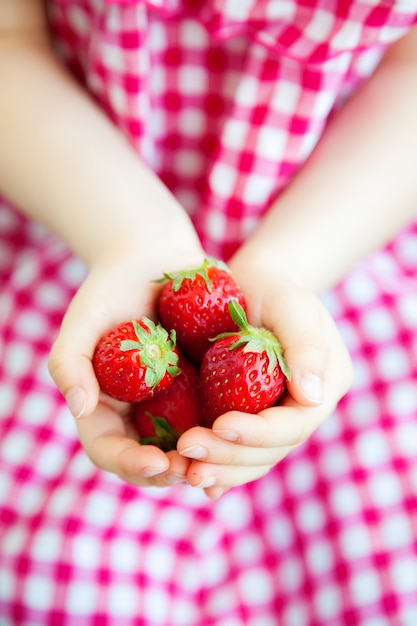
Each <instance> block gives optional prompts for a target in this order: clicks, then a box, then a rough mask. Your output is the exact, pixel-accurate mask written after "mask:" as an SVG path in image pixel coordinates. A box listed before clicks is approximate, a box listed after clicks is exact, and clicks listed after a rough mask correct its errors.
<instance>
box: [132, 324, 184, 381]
mask: <svg viewBox="0 0 417 626" xmlns="http://www.w3.org/2000/svg"><path fill="white" fill-rule="evenodd" d="M141 323H142V324H143V325H144V326H142V325H141V324H139V323H138V322H137V321H136V320H132V325H133V328H134V331H135V335H136V337H137V338H138V340H137V341H134V340H132V339H125V340H123V341H121V342H120V349H121V350H122V351H123V352H127V351H129V350H137V351H138V352H139V359H140V362H141V364H142V365H144V366H145V367H146V371H145V382H146V384H147V386H148V387H156V385H157V384H158V383H159V382H160V381H161V380H162V379H163V377H164V376H165V374H166V373H167V372H168V374H169V375H170V376H176V375H177V374H178V373H179V371H180V370H179V368H178V354H177V352H176V351H175V345H176V336H175V331H171V333H170V334H168V332H167V331H166V330H165V328H163V327H162V326H161V325H159V324H158V325H157V324H155V323H154V322H153V321H152V320H150V319H149V318H147V317H144V318H142V320H141Z"/></svg>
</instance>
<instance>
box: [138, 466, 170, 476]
mask: <svg viewBox="0 0 417 626" xmlns="http://www.w3.org/2000/svg"><path fill="white" fill-rule="evenodd" d="M165 471H166V467H144V468H143V470H142V475H143V476H144V477H145V478H152V477H153V476H158V474H162V473H163V472H165Z"/></svg>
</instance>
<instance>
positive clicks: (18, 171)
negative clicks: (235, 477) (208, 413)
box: [0, 0, 203, 484]
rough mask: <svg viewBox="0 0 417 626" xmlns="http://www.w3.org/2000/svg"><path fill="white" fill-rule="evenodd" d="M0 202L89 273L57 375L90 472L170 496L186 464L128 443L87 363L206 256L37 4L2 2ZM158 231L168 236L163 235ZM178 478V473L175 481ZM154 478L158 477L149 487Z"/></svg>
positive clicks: (54, 369)
mask: <svg viewBox="0 0 417 626" xmlns="http://www.w3.org/2000/svg"><path fill="white" fill-rule="evenodd" d="M0 93H1V98H0V137H1V142H0V190H1V192H2V193H3V194H5V195H6V196H8V197H9V198H10V199H11V200H12V201H13V202H15V203H16V204H17V205H19V207H20V208H21V209H22V210H23V211H25V212H26V213H27V214H28V215H29V216H31V217H33V218H35V219H37V220H40V221H42V222H44V223H45V224H46V225H47V226H48V227H50V228H51V229H52V230H54V231H55V232H56V233H57V234H58V235H59V236H60V237H61V238H62V239H64V240H65V241H66V242H67V243H68V245H69V246H70V248H72V250H73V251H74V252H75V253H76V254H77V255H79V256H80V257H81V258H83V259H84V261H86V263H87V264H88V266H89V268H90V272H89V275H88V277H87V279H86V281H85V282H84V284H83V285H82V287H81V288H80V290H79V291H78V293H77V294H76V296H75V298H74V299H73V301H72V302H71V304H70V306H69V308H68V311H67V313H66V315H65V318H64V321H63V324H62V328H61V332H60V334H59V337H58V339H57V341H56V342H55V345H54V347H53V349H52V353H51V357H50V371H51V375H52V377H53V378H54V380H55V382H56V384H57V385H58V387H59V388H60V390H61V392H62V393H63V394H64V395H65V397H66V398H67V400H68V403H69V404H70V406H71V409H72V411H73V413H74V414H75V415H80V414H83V415H85V416H89V417H88V418H87V419H85V420H84V419H81V420H78V421H77V427H78V431H79V435H80V439H81V442H82V443H83V445H84V447H85V449H86V451H87V453H88V454H89V455H90V457H91V458H92V460H93V461H94V462H95V463H96V464H97V465H99V466H101V467H103V468H105V469H107V470H110V471H113V472H115V473H117V474H119V475H121V476H123V477H124V478H125V479H126V480H129V481H132V482H136V483H140V484H148V483H149V481H150V480H153V483H154V484H155V483H156V482H158V481H159V482H158V484H164V479H165V476H166V474H165V472H167V471H168V470H169V468H171V470H172V471H173V472H175V473H180V474H181V473H183V471H184V467H185V466H186V462H185V463H184V461H183V460H182V459H181V458H180V457H179V455H176V456H175V455H171V457H170V458H168V457H167V455H165V454H164V453H162V452H161V451H159V450H157V449H156V448H154V447H151V446H144V447H140V446H139V445H138V444H137V443H136V442H135V441H134V440H133V439H132V438H130V437H129V433H130V431H129V425H128V424H127V423H126V420H125V414H126V407H123V406H120V404H114V403H109V402H108V400H107V399H105V400H104V401H103V400H102V399H99V390H98V385H97V382H96V379H95V377H94V374H93V370H92V366H91V355H92V353H93V350H94V347H95V344H96V342H97V340H98V338H99V337H100V335H101V334H102V333H104V332H105V330H107V329H108V328H109V327H110V326H111V325H113V323H116V322H119V321H121V320H124V319H129V318H132V317H140V316H142V315H145V314H146V315H151V314H152V306H153V300H154V291H153V290H154V289H155V287H152V285H151V282H150V281H151V279H154V278H157V277H159V276H160V275H162V272H163V271H165V270H166V268H167V267H169V268H175V267H176V266H177V267H178V268H182V267H185V266H188V265H190V264H194V263H199V262H200V261H201V258H202V256H203V253H202V250H201V247H200V243H199V241H198V238H197V235H196V234H195V232H194V229H193V228H192V226H191V223H190V221H189V218H188V216H187V215H186V213H185V212H184V211H183V209H182V208H181V207H180V205H179V204H178V203H177V202H176V201H175V200H174V198H173V197H172V196H171V195H170V194H169V193H168V191H167V190H166V189H165V188H164V187H163V185H162V184H161V183H160V182H159V181H158V179H157V178H156V177H155V176H153V175H152V174H151V173H150V172H149V171H148V169H147V168H146V167H145V166H144V165H143V164H142V163H141V162H140V160H139V159H138V157H137V155H136V154H135V152H134V151H133V149H132V148H131V147H130V146H129V145H128V144H127V142H126V141H125V140H124V138H123V137H122V135H121V134H120V133H119V132H118V131H117V130H116V129H115V128H114V127H113V125H112V124H111V123H110V122H109V121H108V120H107V118H106V117H105V116H104V115H103V114H102V113H101V112H100V111H99V109H98V108H97V107H96V106H95V104H94V103H93V102H92V101H91V100H90V98H89V97H88V95H87V94H85V93H84V91H83V90H82V89H81V88H80V87H79V86H78V85H77V84H76V83H75V81H73V80H72V78H71V77H70V76H69V75H68V74H67V72H66V71H65V70H64V69H63V68H62V67H61V65H60V64H59V63H58V62H57V60H56V59H55V57H54V55H53V53H52V50H51V47H50V43H49V39H48V30H47V23H46V19H45V14H44V9H43V2H42V1H41V0H1V2H0ZM161 223H162V224H163V225H164V228H163V229H162V230H161ZM172 468H173V469H172ZM149 472H151V473H153V474H158V473H160V472H162V474H161V475H160V476H159V477H158V476H157V478H155V479H149V478H148V477H147V475H148V474H149Z"/></svg>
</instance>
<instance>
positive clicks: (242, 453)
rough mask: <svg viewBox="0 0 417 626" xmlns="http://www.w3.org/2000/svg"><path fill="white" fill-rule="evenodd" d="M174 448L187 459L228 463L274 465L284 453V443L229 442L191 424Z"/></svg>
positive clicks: (208, 430)
mask: <svg viewBox="0 0 417 626" xmlns="http://www.w3.org/2000/svg"><path fill="white" fill-rule="evenodd" d="M266 440H268V439H267V438H266ZM177 449H178V452H179V453H180V455H181V456H183V457H186V458H188V459H192V460H199V461H204V462H206V463H213V464H219V465H229V466H230V465H235V466H241V465H247V466H257V465H259V466H263V465H273V464H275V463H277V462H278V461H280V460H281V459H282V458H283V457H284V456H285V455H286V454H287V450H284V448H283V447H281V446H278V447H271V446H270V445H269V442H268V446H264V447H260V446H257V447H255V446H252V447H249V446H245V445H241V444H237V443H232V442H229V441H227V440H225V439H224V438H222V437H218V436H217V435H216V434H215V433H214V432H213V431H212V430H210V429H205V428H193V429H191V430H189V431H187V432H186V433H184V434H183V435H182V437H181V438H180V439H179V440H178V444H177Z"/></svg>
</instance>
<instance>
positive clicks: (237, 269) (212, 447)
mask: <svg viewBox="0 0 417 626" xmlns="http://www.w3.org/2000/svg"><path fill="white" fill-rule="evenodd" d="M230 267H231V268H232V270H233V274H234V276H235V278H236V280H237V282H238V283H239V284H240V286H241V287H242V289H243V291H244V293H245V296H246V300H247V307H248V320H249V322H250V323H251V324H252V325H254V326H264V327H266V328H268V329H269V330H271V331H272V332H273V333H274V334H275V335H276V336H277V338H278V339H279V341H280V343H281V345H282V346H283V349H284V357H285V360H286V361H287V363H288V365H289V368H290V371H291V380H290V381H288V383H287V393H286V394H285V396H284V398H283V400H282V402H281V404H280V405H279V406H276V407H272V408H269V409H266V410H263V411H261V412H260V413H259V414H257V415H253V414H247V413H241V412H236V411H232V412H228V413H225V414H224V415H221V416H220V417H218V418H217V419H216V421H215V422H214V424H213V427H212V429H205V428H194V429H191V430H189V431H187V432H186V433H184V434H183V435H182V436H181V438H180V440H179V442H178V451H179V452H180V454H181V455H182V456H184V457H186V458H187V459H191V460H192V463H191V465H190V467H189V470H188V473H187V478H188V480H189V482H190V484H192V485H195V486H197V485H198V486H200V487H204V488H205V489H206V493H207V495H208V496H210V497H218V496H219V495H221V494H222V493H223V492H224V491H225V490H227V489H229V488H231V487H234V486H237V485H241V484H244V483H248V482H251V481H253V480H256V479H258V478H260V477H261V476H263V475H265V474H266V473H267V472H269V471H270V469H271V468H272V467H273V466H274V465H276V464H277V463H278V462H279V461H281V460H282V459H283V458H284V457H285V456H286V455H287V454H288V453H289V452H291V451H292V450H294V449H295V448H296V447H298V446H300V445H301V444H303V443H304V442H305V441H306V440H307V439H308V437H310V435H311V434H312V433H313V432H314V431H315V430H316V429H317V428H318V426H319V425H320V424H322V422H323V421H324V420H325V419H326V418H328V417H329V416H330V415H331V414H332V412H333V410H334V408H335V406H336V405H337V403H338V402H339V400H340V399H341V397H342V396H343V395H344V394H345V393H346V391H347V390H348V389H349V387H350V385H351V382H352V376H353V373H352V364H351V360H350V356H349V354H348V351H347V349H346V347H345V345H344V342H343V340H342V338H341V336H340V334H339V331H338V329H337V326H336V324H335V322H334V320H333V319H332V317H331V316H330V314H329V313H328V311H327V310H326V308H325V307H324V305H323V304H322V302H321V300H320V299H319V298H318V297H317V296H315V295H314V294H313V293H311V292H309V291H308V290H306V289H305V288H303V287H300V286H299V285H297V284H295V283H293V282H291V281H290V280H288V278H287V277H283V276H279V274H278V273H277V272H275V271H271V272H264V273H262V274H260V273H259V272H257V270H256V267H255V266H254V265H253V266H252V265H250V264H249V265H248V264H245V263H242V264H240V263H236V265H235V266H234V265H233V260H232V262H231V263H230Z"/></svg>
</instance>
